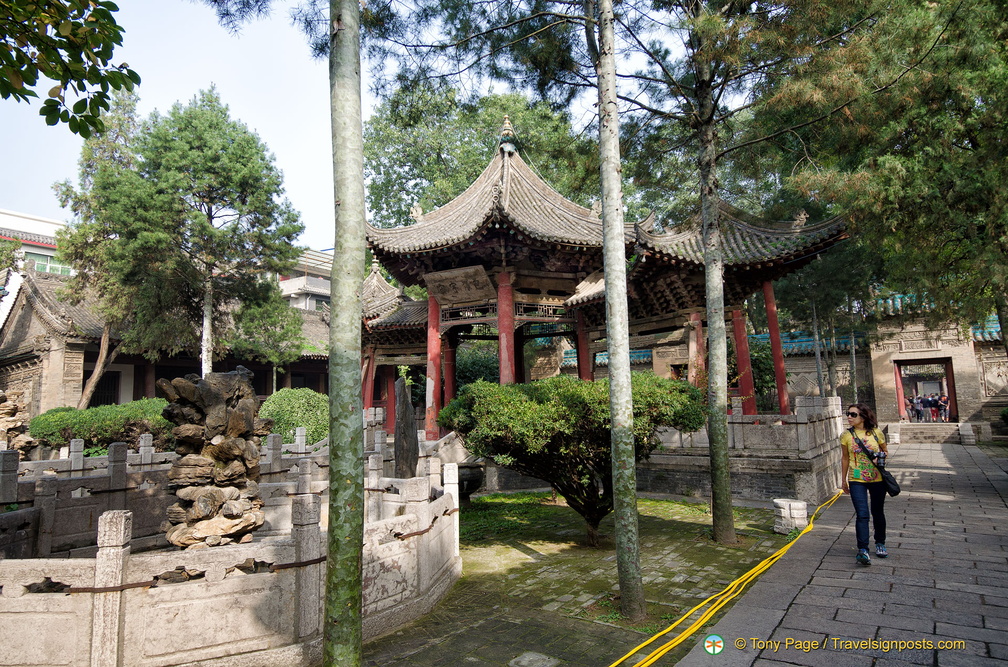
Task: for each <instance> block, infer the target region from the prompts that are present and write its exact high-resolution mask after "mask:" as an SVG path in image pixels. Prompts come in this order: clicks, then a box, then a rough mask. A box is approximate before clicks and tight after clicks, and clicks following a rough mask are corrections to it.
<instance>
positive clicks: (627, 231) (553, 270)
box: [362, 118, 845, 439]
mask: <svg viewBox="0 0 1008 667" xmlns="http://www.w3.org/2000/svg"><path fill="white" fill-rule="evenodd" d="M513 137H514V134H513V131H512V129H511V126H510V123H509V122H508V121H507V119H506V118H505V124H504V129H503V131H502V137H501V143H500V145H499V148H498V150H497V153H496V155H495V156H494V158H493V160H492V161H491V162H490V164H489V165H488V166H487V167H486V169H484V171H483V173H482V174H480V175H479V177H478V178H477V179H476V180H475V181H474V182H473V183H472V185H470V186H469V187H468V188H467V189H466V190H465V191H464V192H463V193H462V194H460V195H459V196H458V197H456V198H455V199H453V200H452V201H451V202H449V203H447V204H445V205H444V206H442V207H440V208H438V209H435V210H433V211H430V212H427V213H424V212H422V211H420V210H419V209H418V208H417V207H415V208H414V211H413V217H414V218H415V219H416V222H415V224H412V225H410V226H406V227H397V228H393V229H379V228H374V227H370V226H369V227H368V229H367V240H368V245H369V246H370V248H371V250H372V252H373V254H374V257H375V260H376V264H375V265H374V266H373V267H372V271H371V273H370V275H369V276H368V277H367V279H366V280H365V283H364V288H363V295H362V296H363V300H364V311H365V312H364V320H365V326H364V340H363V343H364V360H363V365H364V373H363V375H364V404H365V407H373V406H374V405H375V403H376V400H375V398H376V396H375V394H376V381H378V379H379V378H381V379H382V380H383V381H384V384H385V386H384V390H382V389H381V388H380V387H379V391H378V393H379V394H380V395H384V396H385V397H386V401H385V402H386V406H387V407H388V408H390V409H389V410H388V412H387V415H388V416H387V419H392V418H393V412H394V410H392V409H391V406H392V405H393V403H394V399H393V398H392V397H393V396H394V391H393V385H394V382H395V378H396V366H397V365H400V364H415V363H417V362H418V361H420V360H421V359H423V360H424V361H425V363H426V368H427V387H426V389H427V401H426V412H425V429H426V431H427V435H428V438H430V439H434V438H436V437H437V436H438V427H437V422H436V419H437V414H438V412H439V411H440V409H441V407H442V405H443V404H444V403H445V402H447V401H449V400H451V399H452V398H453V397H454V395H455V389H456V383H455V351H456V349H457V347H458V345H459V343H460V342H461V341H464V340H467V339H479V338H494V339H496V340H497V343H498V350H499V356H500V382H501V383H502V384H507V383H513V382H516V381H523V380H524V378H525V369H524V368H523V365H524V364H523V355H522V354H521V350H522V349H523V346H524V343H525V341H526V340H528V339H530V338H543V337H552V336H565V337H568V338H570V339H572V340H573V341H574V343H575V347H576V351H577V352H576V354H577V372H578V376H579V377H581V378H582V379H593V377H594V369H593V367H592V362H593V360H594V357H595V355H594V354H593V352H595V351H597V350H600V349H604V342H603V341H604V338H605V335H606V334H605V306H604V301H605V288H604V273H603V261H602V221H601V219H600V215H599V211H598V210H597V209H588V208H585V207H582V206H579V205H577V204H575V203H573V202H571V201H569V200H567V199H566V198H564V197H563V196H562V195H561V194H560V193H558V192H557V191H556V190H554V189H553V188H552V187H550V186H549V185H548V184H547V183H546V182H545V181H543V180H542V179H541V178H540V177H539V176H538V175H537V174H536V173H535V172H534V171H533V170H532V169H531V168H530V167H529V166H528V165H527V164H526V163H525V162H524V160H522V158H521V156H520V155H519V154H518V152H517V150H516V149H515V146H514V143H513ZM721 216H722V229H723V232H722V233H723V239H724V248H725V275H724V281H725V287H724V289H725V303H726V304H729V306H730V310H731V311H732V313H733V314H732V319H733V324H734V333H735V341H736V349H737V350H738V357H739V368H740V375H742V382H741V386H740V391H741V393H742V394H743V396H748V397H750V398H749V399H748V400H747V401H746V404H745V406H744V407H745V411H746V412H747V413H753V414H754V413H755V399H754V398H752V396H753V394H754V392H753V391H752V373H751V371H749V358H748V343H747V339H746V335H745V334H746V332H745V320H744V316H743V315H742V310H741V304H742V303H743V301H744V300H745V299H746V298H748V297H749V296H751V295H752V294H754V293H756V292H758V291H760V290H761V289H762V290H763V293H764V296H765V298H766V300H767V311H768V313H769V314H770V320H771V324H770V327H771V341H772V343H773V349H774V358H775V362H778V363H776V364H775V365H776V366H777V374H778V378H777V381H778V387H785V386H786V385H785V379H784V361H783V354H782V352H781V348H780V336H779V333H778V332H777V327H776V308H775V306H774V302H773V291H772V287H771V281H772V280H775V279H777V278H780V277H781V276H783V275H786V274H787V273H790V272H792V271H795V270H797V269H798V268H800V267H802V266H804V265H805V264H806V263H808V262H809V261H811V260H812V259H813V258H814V257H815V256H816V255H817V254H818V253H819V252H821V251H823V250H825V249H826V248H828V247H830V246H832V245H833V244H835V243H837V242H839V241H840V240H842V239H843V238H845V231H844V225H843V223H842V221H841V220H839V219H837V218H834V219H831V220H827V221H825V222H822V223H819V224H816V225H807V224H806V220H805V216H804V214H802V215H800V216H799V217H798V218H797V219H796V220H794V221H788V222H786V223H775V224H768V223H765V222H763V221H760V220H757V219H755V218H752V217H751V216H747V215H746V214H744V213H743V212H741V211H739V210H738V209H735V208H734V207H731V206H729V205H727V204H722V206H721ZM624 239H625V244H626V254H627V257H628V258H629V257H631V256H632V257H634V262H633V264H632V266H631V268H630V270H629V273H628V281H627V289H628V295H627V296H628V301H629V306H630V308H629V313H630V330H631V347H632V348H633V349H641V348H645V347H646V348H650V349H652V350H653V351H654V355H655V359H656V360H658V359H661V360H662V364H663V365H662V367H661V368H657V366H656V370H658V371H659V372H660V373H661V374H665V375H668V374H669V372H671V369H672V368H674V367H676V366H677V364H676V363H675V362H676V361H681V362H683V364H682V365H683V366H685V367H686V368H687V374H688V376H689V377H690V378H691V379H692V378H695V376H696V373H697V372H698V370H699V368H701V367H702V365H703V359H704V356H705V355H704V352H703V347H704V346H703V340H704V338H703V335H702V327H703V317H704V308H705V302H706V300H705V289H704V262H703V250H702V248H703V245H702V238H701V232H700V226H699V224H698V223H697V222H696V221H690V222H688V223H686V224H685V225H683V226H682V229H679V228H677V229H673V230H670V231H663V230H658V229H655V225H654V218H653V216H649V217H648V218H647V219H646V220H644V221H641V222H639V223H637V224H627V225H626V226H625V228H624ZM378 262H380V263H381V265H383V266H384V267H385V269H386V270H387V271H388V272H389V273H390V274H391V275H392V276H393V277H394V278H395V279H396V281H398V282H399V283H400V284H401V285H404V286H409V285H423V286H425V287H426V288H427V293H428V298H427V302H426V303H423V302H417V301H411V300H409V299H408V298H407V297H405V296H404V295H403V294H402V293H401V291H400V290H398V289H396V288H394V287H392V286H391V285H389V283H388V282H387V281H385V279H384V277H383V276H382V274H381V272H380V271H379V269H378V266H377V263H378ZM683 343H685V344H683ZM676 354H678V355H679V357H676V356H675V355H676ZM421 355H422V356H421ZM670 355H672V356H670ZM746 379H748V384H747V381H746ZM778 394H779V395H780V396H782V402H781V409H782V412H784V413H787V412H788V407H787V403H786V401H787V392H786V391H779V392H778ZM387 428H389V429H391V428H392V427H391V425H387Z"/></svg>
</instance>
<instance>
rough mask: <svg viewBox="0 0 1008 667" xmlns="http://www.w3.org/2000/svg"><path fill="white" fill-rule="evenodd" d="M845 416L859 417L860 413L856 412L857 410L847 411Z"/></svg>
mask: <svg viewBox="0 0 1008 667" xmlns="http://www.w3.org/2000/svg"><path fill="white" fill-rule="evenodd" d="M847 416H848V417H860V416H861V414H860V413H857V412H848V413H847Z"/></svg>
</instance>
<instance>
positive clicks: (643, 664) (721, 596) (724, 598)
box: [609, 491, 842, 667]
mask: <svg viewBox="0 0 1008 667" xmlns="http://www.w3.org/2000/svg"><path fill="white" fill-rule="evenodd" d="M841 495H842V492H841V491H837V492H836V495H834V496H833V497H832V498H830V499H829V500H827V501H826V502H824V503H823V504H822V505H820V506H819V507H817V508H816V511H815V512H814V513H813V514H812V518H810V519H809V523H808V525H807V526H805V528H804V530H802V531H801V532H800V533H798V537H796V538H795V539H794V540H792V541H791V542H788V543H787V544H785V545H784V546H783V547H781V548H780V549H778V550H777V551H776V552H774V553H773V554H772V555H770V556H767V557H766V558H765V559H763V560H762V561H760V563H759V564H758V565H756V567H754V568H753V569H751V570H749V571H748V572H746V573H745V574H743V575H742V576H741V577H739V578H738V579H736V580H735V581H733V582H732V583H731V584H729V585H728V586H727V587H726V588H725V589H724V590H723V591H721V592H720V593H717V594H715V595H712V596H710V597H709V598H707V599H706V600H704V601H703V602H701V603H700V604H698V605H697V606H695V607H693V608H692V609H690V610H689V611H688V612H686V613H685V614H683V615H682V617H680V618H679V620H678V621H676V622H675V623H673V624H672V625H670V626H668V627H667V628H665V629H664V630H662V631H661V632H659V633H658V634H656V635H654V636H653V637H651V638H650V639H648V640H647V641H646V642H644V643H642V644H639V645H637V646H635V647H634V648H633V649H631V650H630V652H629V653H627V654H626V655H624V656H623V657H622V658H620V659H619V660H617V661H616V662H614V663H613V664H611V665H609V667H617V665H619V664H621V663H622V662H623V661H625V660H626V659H627V658H629V657H630V656H632V655H634V654H635V653H637V652H638V651H640V650H641V649H642V648H644V647H645V646H647V645H648V644H650V643H651V642H653V641H655V640H656V639H658V638H659V637H661V636H663V635H665V634H668V633H669V632H670V631H672V630H673V629H675V628H676V626H678V625H679V624H680V623H682V622H683V621H685V620H686V619H687V618H689V617H690V616H692V615H693V612H695V611H697V610H698V609H701V608H702V607H704V606H705V605H706V604H707V603H708V602H711V601H712V600H714V601H715V602H714V603H713V604H712V605H711V607H710V609H708V610H707V611H705V612H704V613H703V614H702V615H701V616H700V618H698V619H697V620H695V621H694V622H693V623H692V624H690V626H689V627H688V628H686V629H685V630H683V631H682V632H680V633H679V634H678V635H677V636H676V637H675V639H673V640H671V641H669V642H667V643H665V644H663V645H662V646H659V647H658V648H656V649H654V650H653V651H652V652H651V653H650V654H649V655H648V656H647V657H645V658H644V659H643V660H641V661H640V662H638V663H637V664H636V665H634V667H649V665H653V664H654V663H655V661H657V660H658V658H660V657H662V656H663V655H665V654H666V653H668V652H669V651H671V650H672V649H674V648H675V647H676V646H679V644H681V643H683V642H684V641H686V639H687V638H688V637H689V636H690V635H692V634H693V633H694V632H695V631H696V630H697V629H698V628H700V627H701V626H703V624H704V623H706V622H707V621H708V620H709V619H710V618H711V617H712V616H713V615H714V614H716V613H717V612H718V610H719V609H721V608H722V607H723V606H725V605H726V604H728V602H730V601H731V600H732V599H734V598H735V597H736V596H738V595H739V594H740V593H742V591H743V590H744V589H745V587H746V585H748V584H749V583H750V582H752V581H753V580H754V579H756V577H758V576H759V575H760V574H762V573H763V572H765V571H766V570H767V569H769V567H770V566H771V565H773V564H774V563H776V562H777V561H778V560H780V558H781V556H783V555H784V554H785V553H787V550H788V549H790V548H791V545H792V544H794V543H795V542H797V541H798V540H799V539H800V538H801V536H802V535H804V534H805V533H807V532H809V531H810V530H812V526H813V525H814V522H815V519H816V517H817V516H819V513H820V512H822V511H823V510H824V509H826V508H827V507H829V506H830V505H832V504H833V503H834V502H836V499H837V498H839V497H840V496H841Z"/></svg>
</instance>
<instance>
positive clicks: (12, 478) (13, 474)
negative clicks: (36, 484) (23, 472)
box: [0, 449, 20, 505]
mask: <svg viewBox="0 0 1008 667" xmlns="http://www.w3.org/2000/svg"><path fill="white" fill-rule="evenodd" d="M19 458H20V457H19V456H18V452H17V450H16V449H7V450H4V451H0V505H7V504H9V503H16V502H17V496H18V459H19Z"/></svg>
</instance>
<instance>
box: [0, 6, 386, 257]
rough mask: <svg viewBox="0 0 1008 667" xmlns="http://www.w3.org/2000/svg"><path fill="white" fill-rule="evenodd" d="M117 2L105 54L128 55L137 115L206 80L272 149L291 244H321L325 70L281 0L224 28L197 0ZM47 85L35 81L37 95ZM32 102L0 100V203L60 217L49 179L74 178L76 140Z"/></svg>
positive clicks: (325, 189) (324, 238)
mask: <svg viewBox="0 0 1008 667" xmlns="http://www.w3.org/2000/svg"><path fill="white" fill-rule="evenodd" d="M118 4H119V5H120V11H119V12H118V14H117V19H118V22H119V24H120V25H121V26H123V27H124V28H125V30H126V32H125V36H124V39H123V46H122V47H121V48H120V49H118V50H117V51H116V55H115V58H114V61H115V62H116V63H120V62H126V63H129V66H130V67H131V68H133V69H134V70H136V71H137V72H138V73H139V74H140V76H141V77H142V79H143V81H142V83H141V85H140V88H139V94H140V109H139V110H140V113H141V115H143V116H146V115H147V114H149V113H150V112H151V111H153V110H154V109H158V110H161V111H165V110H167V109H168V108H169V107H170V106H171V105H172V104H174V103H175V102H178V101H181V102H183V103H184V102H188V101H189V100H190V99H192V97H193V96H194V95H195V94H196V92H197V91H199V90H200V89H204V88H209V87H210V86H211V85H216V86H217V89H218V91H219V93H220V95H221V98H222V99H223V101H224V102H225V103H226V104H227V105H228V106H229V107H230V109H231V115H232V117H233V118H237V119H239V120H241V121H243V122H245V123H246V124H247V125H248V126H249V127H250V128H251V129H252V130H253V131H255V132H256V133H257V134H258V135H259V136H260V137H261V138H262V139H263V141H265V142H266V144H267V145H268V146H269V148H270V150H271V151H272V152H273V154H274V156H275V157H276V163H277V166H278V167H279V168H280V169H281V170H282V171H283V173H284V183H285V187H286V190H287V197H288V198H289V199H290V201H291V203H292V204H293V205H294V207H295V208H296V209H297V210H298V211H300V212H301V221H302V222H303V223H304V225H305V233H304V235H303V236H302V237H301V243H302V244H304V245H307V246H308V247H311V248H314V249H316V250H320V249H323V248H330V247H331V246H332V245H333V242H332V239H333V192H332V150H331V142H330V139H329V83H328V69H327V65H326V63H325V62H323V61H317V60H314V59H313V58H312V57H311V54H310V52H309V49H308V46H307V44H306V41H305V39H304V37H303V36H302V35H301V34H300V33H299V32H298V31H297V30H296V29H295V28H293V27H292V26H291V25H290V21H289V20H288V18H287V5H286V4H285V3H283V2H276V3H274V5H275V9H274V14H273V17H272V18H269V19H265V20H260V21H256V22H254V23H251V24H249V25H247V26H245V27H244V28H243V30H242V32H241V33H240V34H239V35H233V34H231V33H229V32H228V31H226V30H224V29H223V28H221V27H219V26H218V24H217V20H216V16H215V15H214V13H213V11H212V10H210V9H209V8H207V7H206V6H204V5H203V4H197V3H194V2H188V1H186V0H159V1H158V2H148V1H137V0H120V2H119V3H118ZM366 85H367V84H366V82H365V88H366ZM48 89H49V86H46V85H42V86H39V88H38V90H39V92H40V95H42V96H43V97H44V96H45V92H46V91H47V90H48ZM365 96H366V90H365ZM365 104H367V102H365ZM40 106H41V100H38V101H34V102H33V103H31V104H27V103H16V102H13V101H11V100H0V146H2V149H0V155H2V156H3V159H0V209H7V210H11V211H17V212H21V213H29V214H32V215H36V216H41V217H44V218H55V219H57V220H68V219H69V218H68V215H67V213H66V212H65V211H64V210H63V209H61V208H60V206H59V203H58V202H57V201H56V197H55V196H54V195H53V193H52V189H51V187H50V186H51V185H52V184H53V183H54V182H56V181H62V180H64V179H66V178H71V179H73V180H74V182H76V179H77V159H78V157H79V156H80V148H81V139H80V138H78V137H76V136H75V135H73V134H71V133H70V131H69V130H68V129H67V128H66V126H65V125H62V124H61V125H58V126H55V127H49V126H47V125H46V124H45V121H44V119H43V118H42V117H41V116H39V115H38V109H39V107H40ZM365 114H367V110H366V109H365Z"/></svg>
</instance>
